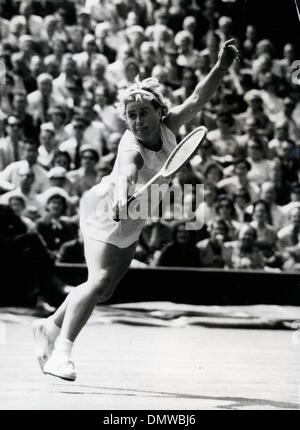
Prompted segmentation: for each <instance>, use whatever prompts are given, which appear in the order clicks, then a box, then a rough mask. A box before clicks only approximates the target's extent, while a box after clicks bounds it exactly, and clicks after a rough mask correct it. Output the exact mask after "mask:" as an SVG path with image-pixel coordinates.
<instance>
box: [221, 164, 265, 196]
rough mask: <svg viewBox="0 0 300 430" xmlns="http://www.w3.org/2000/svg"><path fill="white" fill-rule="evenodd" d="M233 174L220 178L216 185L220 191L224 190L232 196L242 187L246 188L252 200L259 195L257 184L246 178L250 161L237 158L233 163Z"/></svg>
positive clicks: (249, 168)
mask: <svg viewBox="0 0 300 430" xmlns="http://www.w3.org/2000/svg"><path fill="white" fill-rule="evenodd" d="M233 168H234V170H233V176H230V177H229V178H225V179H222V180H221V181H220V182H218V184H217V187H218V190H219V192H220V193H222V192H225V193H226V194H228V195H229V196H231V197H233V195H234V193H235V192H236V191H237V190H239V189H240V188H243V189H245V190H247V192H248V193H249V195H250V198H251V200H252V201H254V200H256V199H257V198H258V196H259V191H260V190H259V186H258V185H257V184H256V183H255V182H251V181H250V180H249V178H248V172H249V171H250V170H251V165H250V163H249V162H248V161H247V160H246V159H245V158H237V159H235V160H234V163H233Z"/></svg>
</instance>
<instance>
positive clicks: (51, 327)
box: [46, 318, 60, 342]
mask: <svg viewBox="0 0 300 430" xmlns="http://www.w3.org/2000/svg"><path fill="white" fill-rule="evenodd" d="M46 332H47V334H48V336H49V339H50V340H51V341H52V342H54V341H55V339H56V338H57V336H58V335H59V333H60V327H58V326H57V325H56V324H55V322H54V320H53V319H52V318H47V320H46Z"/></svg>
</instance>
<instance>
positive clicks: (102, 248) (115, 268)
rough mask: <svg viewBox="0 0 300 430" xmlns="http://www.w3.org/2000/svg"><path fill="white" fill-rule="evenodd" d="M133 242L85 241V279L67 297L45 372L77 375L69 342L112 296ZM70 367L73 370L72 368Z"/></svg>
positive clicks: (125, 266) (123, 270)
mask: <svg viewBox="0 0 300 430" xmlns="http://www.w3.org/2000/svg"><path fill="white" fill-rule="evenodd" d="M134 252H135V244H134V245H131V246H130V247H128V248H126V249H119V248H117V247H116V246H114V245H110V244H106V243H103V242H97V241H94V240H91V239H86V240H85V255H86V261H87V266H88V280H87V282H86V283H85V284H83V285H80V286H79V287H77V288H76V289H75V290H74V291H73V292H72V293H71V294H70V296H69V298H68V301H67V304H66V311H65V315H64V319H63V324H62V329H61V333H60V336H59V339H58V341H57V343H56V346H55V351H54V353H53V355H52V357H51V359H50V360H49V361H48V362H47V363H46V365H45V367H44V371H45V373H50V374H53V375H55V376H60V377H64V378H65V379H71V380H74V379H75V377H76V375H75V371H74V366H73V363H72V362H71V360H70V356H71V351H72V345H73V342H74V340H75V339H76V337H77V335H78V334H79V332H80V330H81V329H82V328H83V326H84V325H85V323H86V322H87V320H88V318H89V317H90V315H91V313H92V311H93V309H94V307H95V305H96V304H97V303H99V302H103V301H105V300H107V299H108V298H109V297H111V295H112V293H113V291H114V289H115V287H116V285H117V284H118V282H119V281H120V279H121V278H122V277H123V276H124V274H125V273H126V271H127V270H128V267H129V265H130V262H131V260H132V258H133V256H134ZM72 369H73V370H72Z"/></svg>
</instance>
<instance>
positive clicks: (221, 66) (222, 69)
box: [216, 61, 228, 73]
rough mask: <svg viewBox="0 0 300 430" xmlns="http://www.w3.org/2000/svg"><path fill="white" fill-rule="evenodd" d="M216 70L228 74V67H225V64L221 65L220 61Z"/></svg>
mask: <svg viewBox="0 0 300 430" xmlns="http://www.w3.org/2000/svg"><path fill="white" fill-rule="evenodd" d="M216 69H217V70H219V71H220V72H223V73H226V72H227V70H228V67H227V66H224V65H223V64H221V63H220V62H219V61H218V62H217V63H216Z"/></svg>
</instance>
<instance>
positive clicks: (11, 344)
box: [0, 303, 300, 410]
mask: <svg viewBox="0 0 300 430" xmlns="http://www.w3.org/2000/svg"><path fill="white" fill-rule="evenodd" d="M30 313H31V312H28V311H27V310H25V309H5V308H2V309H0V324H1V325H0V328H1V339H0V340H1V344H0V409H2V410H4V409H9V410H12V409H13V410H18V409H25V410H36V409H47V410H53V409H64V410H89V409H97V410H151V409H157V410H163V409H170V410H206V409H240V410H247V409H270V410H272V409H299V406H300V404H299V401H300V398H299V395H300V388H299V387H300V334H299V333H298V332H297V331H296V330H291V329H289V326H291V325H293V324H294V326H295V323H293V321H294V322H295V321H300V309H299V308H296V307H279V306H268V307H263V306H249V307H215V306H214V307H204V306H189V305H176V304H172V303H147V304H145V303H144V304H143V303H139V304H128V305H120V306H103V307H99V308H97V310H96V312H95V313H94V314H93V316H92V318H91V320H90V321H89V323H88V324H87V326H86V327H85V328H84V330H83V332H82V333H81V335H80V336H79V338H78V341H77V343H76V346H75V350H74V359H75V363H76V368H77V373H78V377H77V380H76V381H75V382H66V381H63V380H60V379H58V378H54V377H51V376H44V375H43V374H42V373H41V371H40V369H39V367H38V364H37V362H36V359H35V354H34V344H33V337H32V332H31V323H32V321H33V320H34V318H35V316H34V315H30ZM272 327H273V328H272ZM299 327H300V325H299ZM298 334H299V336H298Z"/></svg>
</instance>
